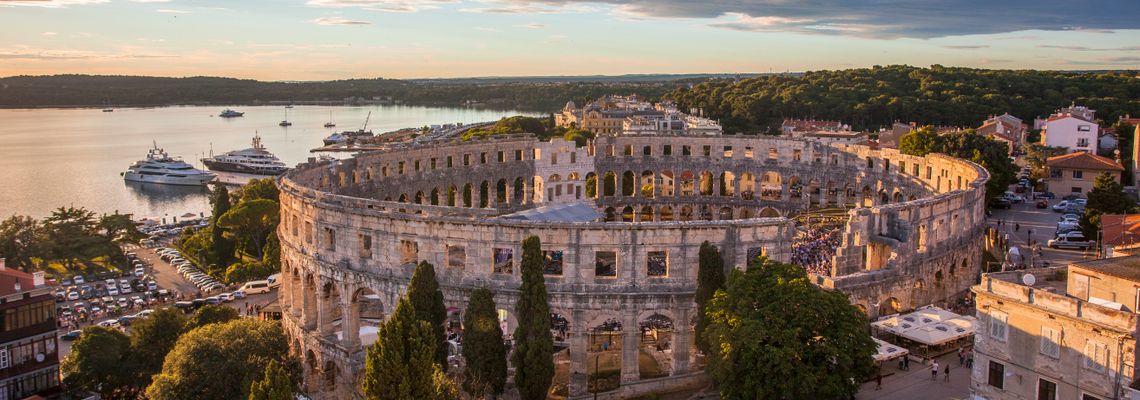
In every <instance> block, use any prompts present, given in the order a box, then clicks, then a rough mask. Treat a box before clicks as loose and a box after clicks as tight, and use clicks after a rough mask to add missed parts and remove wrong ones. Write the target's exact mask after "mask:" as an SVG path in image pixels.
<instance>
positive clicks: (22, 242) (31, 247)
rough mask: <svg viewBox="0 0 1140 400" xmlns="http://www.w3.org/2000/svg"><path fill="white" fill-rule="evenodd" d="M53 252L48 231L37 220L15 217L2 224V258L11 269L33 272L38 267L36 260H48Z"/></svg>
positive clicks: (0, 223)
mask: <svg viewBox="0 0 1140 400" xmlns="http://www.w3.org/2000/svg"><path fill="white" fill-rule="evenodd" d="M51 252H52V243H51V242H50V241H49V239H48V237H47V231H46V230H45V229H44V226H43V225H41V224H40V222H39V221H37V220H36V219H35V218H32V217H29V216H26V215H13V216H11V217H8V219H5V220H4V221H3V222H0V258H4V259H5V262H6V263H7V265H8V267H9V268H11V267H19V268H20V269H23V270H24V271H31V270H33V269H35V268H36V267H37V265H36V263H35V259H41V260H42V259H47V258H49V257H51Z"/></svg>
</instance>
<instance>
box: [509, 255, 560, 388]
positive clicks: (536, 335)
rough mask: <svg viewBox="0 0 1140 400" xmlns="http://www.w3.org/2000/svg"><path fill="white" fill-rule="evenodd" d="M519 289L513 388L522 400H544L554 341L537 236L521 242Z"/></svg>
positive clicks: (551, 365) (551, 372)
mask: <svg viewBox="0 0 1140 400" xmlns="http://www.w3.org/2000/svg"><path fill="white" fill-rule="evenodd" d="M522 247H523V256H522V287H520V288H519V300H518V304H517V305H516V306H515V314H516V316H517V317H518V321H519V326H518V328H516V329H515V343H516V348H515V352H514V355H513V356H512V358H511V361H512V363H513V364H514V366H515V385H516V386H518V388H519V395H520V396H521V397H522V399H523V400H540V399H545V398H546V395H547V392H549V391H550V383H551V381H552V380H553V379H554V358H553V356H554V337H553V336H551V334H550V304H549V303H547V299H546V282H545V281H544V280H543V278H542V262H543V260H542V243H541V242H540V241H539V239H538V237H537V236H531V237H528V238H526V239H525V240H523V243H522Z"/></svg>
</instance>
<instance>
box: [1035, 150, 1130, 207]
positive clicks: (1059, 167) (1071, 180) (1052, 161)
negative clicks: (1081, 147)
mask: <svg viewBox="0 0 1140 400" xmlns="http://www.w3.org/2000/svg"><path fill="white" fill-rule="evenodd" d="M1045 169H1046V173H1047V174H1048V175H1047V176H1048V178H1045V185H1046V187H1047V188H1048V190H1049V191H1050V192H1053V193H1056V194H1057V195H1065V194H1069V193H1074V194H1080V195H1082V196H1084V195H1085V193H1088V192H1089V191H1090V190H1092V188H1093V183H1094V182H1096V177H1097V176H1099V175H1100V174H1102V173H1105V172H1108V173H1109V174H1111V175H1112V177H1113V178H1114V179H1116V181H1117V182H1120V174H1121V173H1122V172H1124V167H1123V166H1121V165H1120V163H1118V162H1116V161H1115V160H1113V159H1111V158H1108V157H1101V156H1098V155H1096V154H1092V153H1085V152H1076V153H1070V154H1066V155H1063V156H1056V157H1049V159H1048V160H1045Z"/></svg>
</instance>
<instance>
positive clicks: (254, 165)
mask: <svg viewBox="0 0 1140 400" xmlns="http://www.w3.org/2000/svg"><path fill="white" fill-rule="evenodd" d="M202 164H205V165H206V168H209V169H210V170H211V171H224V172H240V173H243V174H253V175H280V174H282V173H284V172H285V171H288V170H289V167H288V166H286V165H285V163H283V162H281V160H279V159H278V158H277V156H275V155H273V153H270V152H269V150H266V149H265V146H263V145H262V144H261V136H258V135H257V134H254V135H253V147H250V148H248V149H244V150H234V151H230V152H226V153H223V154H219V155H216V156H215V155H213V154H211V155H210V157H208V158H203V159H202Z"/></svg>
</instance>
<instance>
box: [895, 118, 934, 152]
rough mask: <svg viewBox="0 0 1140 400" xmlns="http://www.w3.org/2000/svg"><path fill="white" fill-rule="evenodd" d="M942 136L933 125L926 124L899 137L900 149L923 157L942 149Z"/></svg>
mask: <svg viewBox="0 0 1140 400" xmlns="http://www.w3.org/2000/svg"><path fill="white" fill-rule="evenodd" d="M940 139H941V138H940V137H939V136H938V133H937V132H935V131H934V127H933V126H929V125H927V126H924V127H921V128H918V129H915V130H912V131H910V133H907V134H905V135H902V137H901V138H899V151H900V152H902V153H903V154H910V155H912V156H919V157H923V156H926V155H927V154H930V153H936V152H938V151H939V149H941V148H942V147H941V144H940Z"/></svg>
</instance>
